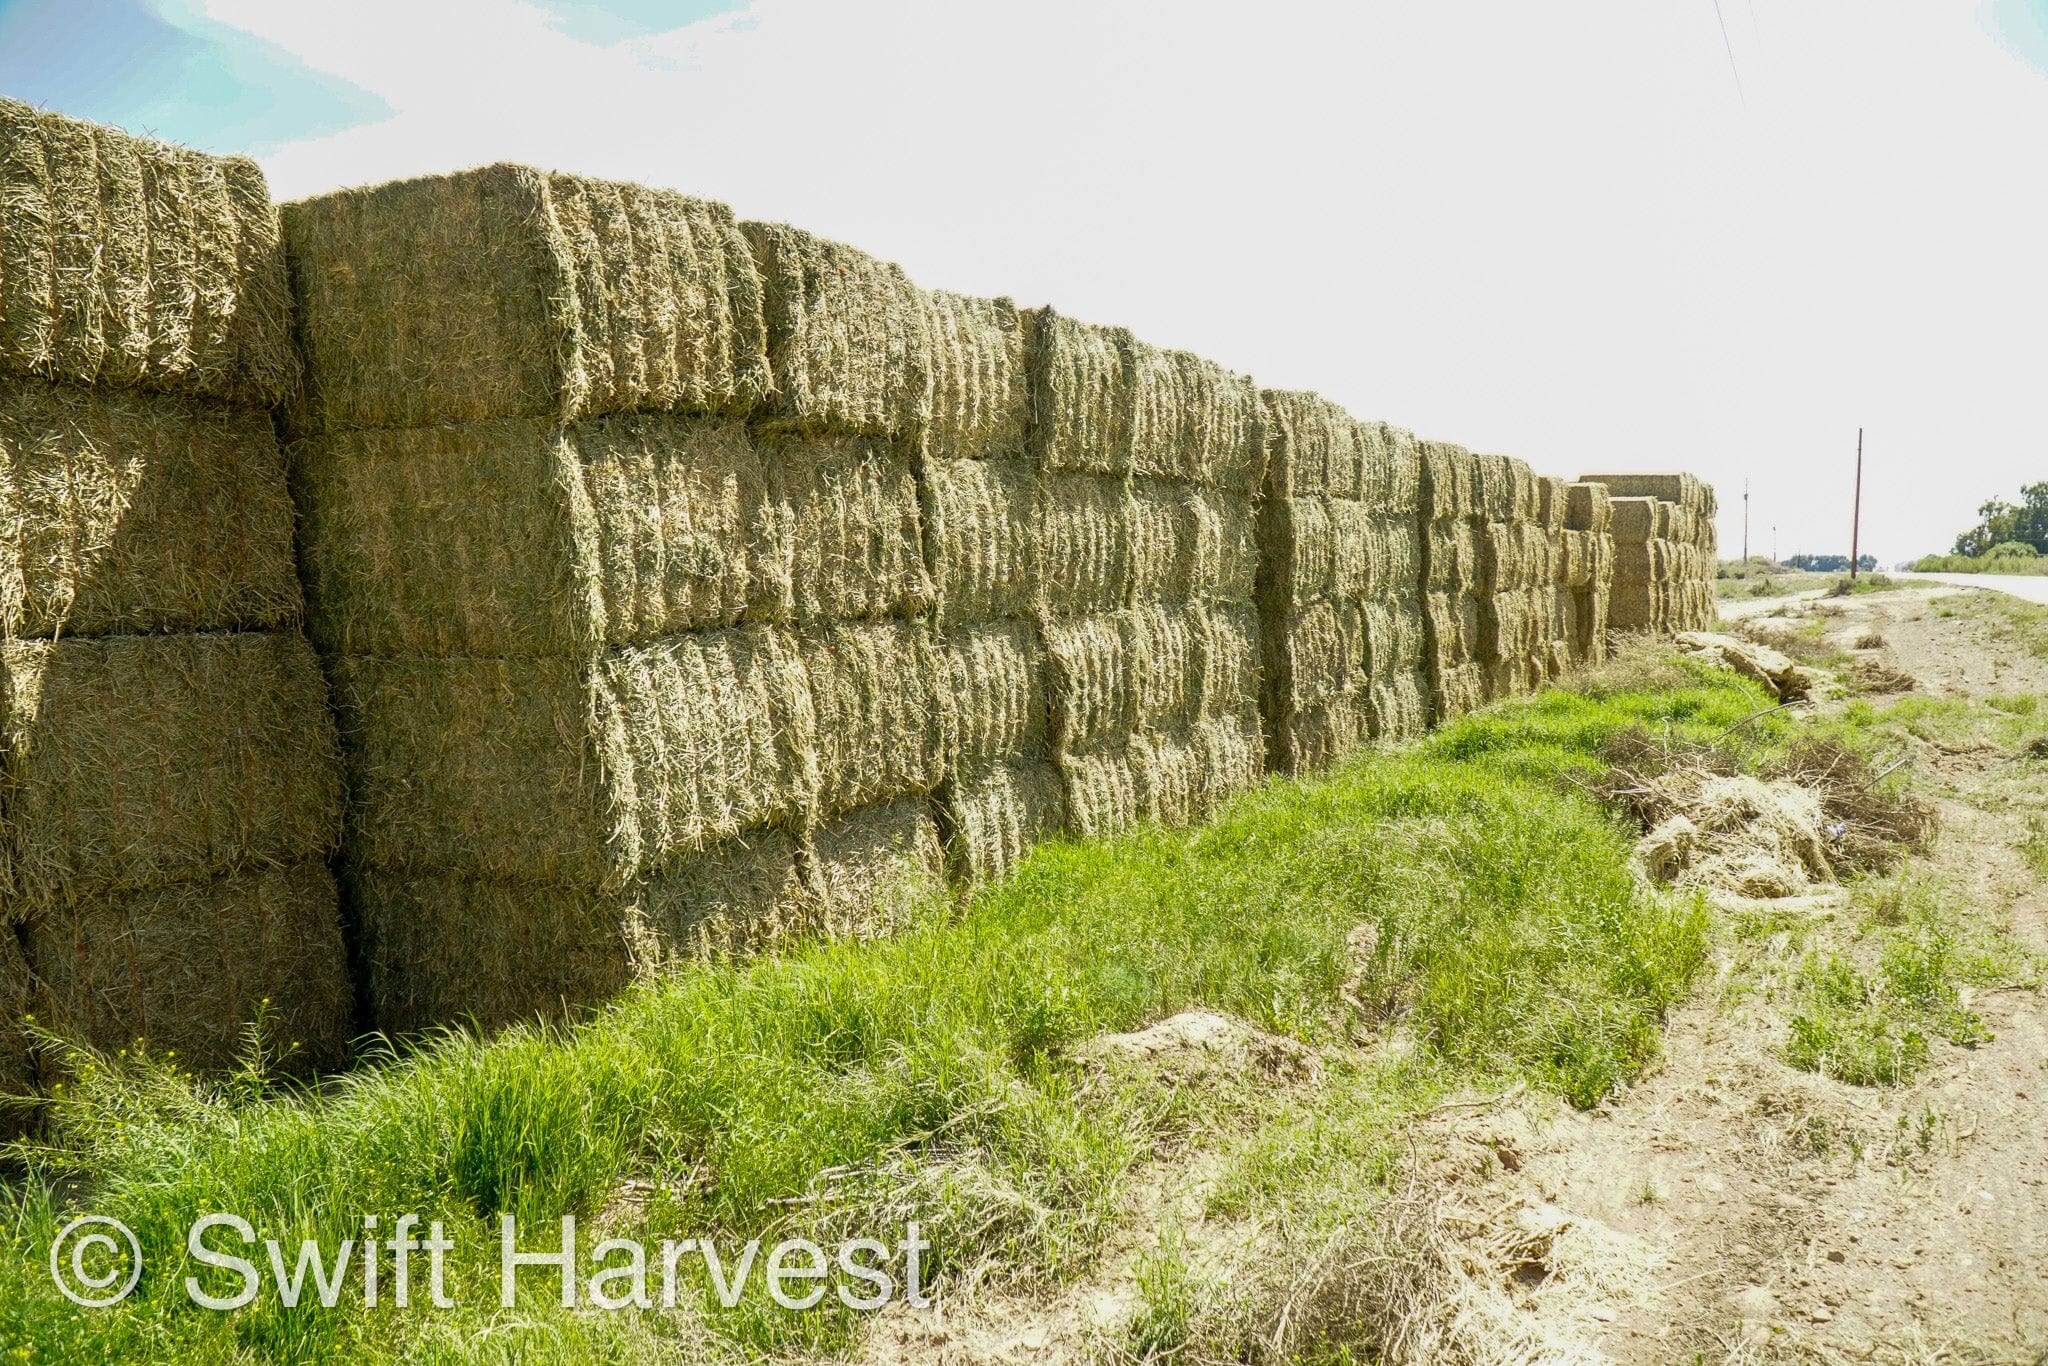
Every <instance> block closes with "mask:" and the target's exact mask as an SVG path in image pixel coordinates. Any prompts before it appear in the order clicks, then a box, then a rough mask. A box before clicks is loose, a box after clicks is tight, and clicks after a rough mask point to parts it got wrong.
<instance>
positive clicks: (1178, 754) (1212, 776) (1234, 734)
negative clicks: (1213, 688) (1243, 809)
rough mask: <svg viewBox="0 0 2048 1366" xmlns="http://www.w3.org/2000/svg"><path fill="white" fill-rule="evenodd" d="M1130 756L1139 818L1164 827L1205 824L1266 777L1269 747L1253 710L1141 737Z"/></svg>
mask: <svg viewBox="0 0 2048 1366" xmlns="http://www.w3.org/2000/svg"><path fill="white" fill-rule="evenodd" d="M1130 752H1131V755H1132V756H1133V760H1134V768H1135V772H1136V775H1137V782H1138V804H1139V814H1140V816H1141V818H1142V819H1145V820H1150V821H1156V822H1158V823H1159V824H1161V825H1190V824H1193V823H1194V822H1197V821H1204V820H1207V819H1208V818H1209V817H1210V816H1212V815H1214V814H1215V813H1216V811H1217V809H1218V808H1219V807H1221V806H1222V805H1223V803H1224V802H1226V801H1228V800H1230V798H1232V797H1234V796H1236V795H1237V794H1238V793H1240V792H1248V791H1250V790H1251V789H1252V788H1253V787H1256V786H1257V785H1258V784H1259V782H1260V781H1261V780H1262V779H1263V778H1264V776H1265V758H1266V751H1265V742H1264V740H1263V738H1262V737H1261V735H1260V732H1259V723H1258V717H1257V714H1256V713H1255V712H1253V711H1251V710H1249V709H1247V710H1244V711H1240V712H1238V713H1236V714H1231V715H1222V716H1210V717H1205V718H1203V719H1202V720H1199V721H1192V722H1189V723H1187V724H1185V725H1182V726H1175V727H1170V728H1167V729H1164V730H1149V731H1141V732H1139V734H1138V735H1136V736H1134V737H1133V738H1132V740H1131V746H1130Z"/></svg>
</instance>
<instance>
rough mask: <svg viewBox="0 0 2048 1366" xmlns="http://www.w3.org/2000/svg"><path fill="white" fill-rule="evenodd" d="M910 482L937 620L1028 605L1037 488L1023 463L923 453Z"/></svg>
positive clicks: (1014, 613)
mask: <svg viewBox="0 0 2048 1366" xmlns="http://www.w3.org/2000/svg"><path fill="white" fill-rule="evenodd" d="M918 485H919V491H920V492H921V493H922V495H923V498H924V505H923V518H924V531H925V545H926V547H927V554H928V557H929V560H930V567H931V575H932V586H933V589H934V591H935V593H936V594H937V597H938V620H939V622H940V623H941V624H942V625H947V626H952V625H959V624H962V623H966V622H976V621H989V620H995V619H1000V618H1004V617H1021V616H1023V615H1025V614H1026V613H1027V612H1029V611H1030V610H1031V608H1032V605H1033V603H1034V602H1035V601H1036V595H1037V592H1038V582H1039V575H1040V570H1039V556H1040V553H1041V548H1040V545H1039V538H1038V536H1037V535H1036V534H1035V532H1034V529H1033V526H1032V512H1033V508H1034V506H1035V505H1036V501H1037V496H1038V495H1037V476H1036V475H1035V474H1034V473H1033V472H1032V470H1031V467H1030V465H1029V464H1027V463H1026V462H1024V461H1022V460H1007V459H990V460H927V461H926V462H925V464H924V468H923V474H922V477H921V478H920V479H919V480H918ZM1084 543H1085V542H1084ZM1062 567H1063V568H1064V566H1062ZM1119 591H1120V586H1119Z"/></svg>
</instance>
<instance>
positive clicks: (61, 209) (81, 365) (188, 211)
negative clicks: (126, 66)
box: [0, 99, 298, 408]
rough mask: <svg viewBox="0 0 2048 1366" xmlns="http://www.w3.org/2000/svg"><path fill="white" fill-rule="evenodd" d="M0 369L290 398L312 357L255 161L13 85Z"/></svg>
mask: <svg viewBox="0 0 2048 1366" xmlns="http://www.w3.org/2000/svg"><path fill="white" fill-rule="evenodd" d="M0 372H8V373H12V374H17V375H36V376H40V377H41V378H44V379H51V380H61V381H65V382H68V383H76V384H95V383H97V384H105V385H109V386H118V387H126V388H138V389H150V390H156V391H159V392H167V393H177V394H185V395H189V396H193V397H201V398H212V399H221V400H226V401H228V402H232V403H235V404H239V405H242V406H246V407H259V408H261V407H269V406H271V405H273V404H275V403H277V402H278V401H279V400H280V399H281V398H283V397H284V395H285V394H286V392H287V391H288V390H290V388H291V387H292V385H293V382H294V379H295V377H296V376H297V374H298V361H297V357H296V356H295V354H294V352H293V348H292V341H291V324H290V312H289V306H288V295H287V291H286V288H285V284H284V262H283V257H282V254H281V252H280V250H279V245H278V221H277V212H276V210H275V209H274V208H273V207H272V206H271V204H270V197H269V193H268V191H267V189H266V188H265V186H264V183H263V174H262V172H261V171H260V170H258V169H257V167H256V165H255V163H254V162H251V161H248V160H246V159H244V158H239V157H235V158H227V159H222V158H217V157H210V156H206V155H204V154H203V153H199V152H194V151H189V150H186V149H184V148H179V147H172V146H170V145H168V144H166V143H161V142H156V141H153V140H150V139H146V138H136V137H130V136H129V135H128V134H126V133H122V132H120V131H118V130H116V129H112V128H104V127H100V126H97V125H94V124H90V123H84V122H81V121H79V120H77V119H69V118H65V117H64V116H62V115H60V114H46V113H38V112H37V111H35V110H33V109H31V108H29V107H28V106H27V105H24V104H20V103H17V102H16V101H13V100H6V99H0Z"/></svg>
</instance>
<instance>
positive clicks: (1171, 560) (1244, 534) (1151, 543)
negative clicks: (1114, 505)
mask: <svg viewBox="0 0 2048 1366" xmlns="http://www.w3.org/2000/svg"><path fill="white" fill-rule="evenodd" d="M1130 515H1131V540H1132V563H1131V585H1130V594H1131V597H1132V599H1133V600H1136V601H1167V602H1174V601H1180V600H1183V599H1193V598H1202V599H1207V600H1211V601H1223V602H1230V601H1237V602H1242V601H1248V600H1249V599H1250V598H1251V596H1252V592H1253V589H1254V585H1255V582H1256V580H1257V577H1258V541H1257V536H1256V533H1255V530H1254V519H1255V516H1256V513H1255V510H1254V507H1253V504H1252V500H1251V499H1250V498H1247V497H1245V496H1243V495H1241V494H1238V493H1235V492H1233V491H1231V490H1229V489H1220V488H1208V487H1204V486H1202V485H1198V484H1189V483H1184V482H1182V481H1180V480H1177V479H1152V478H1134V479H1132V480H1131V481H1130Z"/></svg>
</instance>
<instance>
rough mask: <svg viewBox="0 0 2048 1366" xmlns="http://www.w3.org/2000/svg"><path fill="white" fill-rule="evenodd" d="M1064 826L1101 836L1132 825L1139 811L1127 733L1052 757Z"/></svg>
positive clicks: (1134, 765)
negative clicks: (1060, 789)
mask: <svg viewBox="0 0 2048 1366" xmlns="http://www.w3.org/2000/svg"><path fill="white" fill-rule="evenodd" d="M1055 762H1056V763H1057V765H1058V768H1059V774H1060V786H1061V788H1062V796H1063V799H1064V802H1063V804H1064V806H1065V807H1066V812H1067V822H1068V828H1069V829H1070V830H1072V831H1073V833H1074V834H1076V835H1078V836H1080V837H1081V838H1083V839H1103V838H1107V837H1109V836H1111V835H1118V834H1122V833H1123V832H1124V831H1126V830H1129V829H1130V828H1131V827H1133V826H1135V825H1136V824H1137V823H1138V821H1139V819H1140V818H1141V816H1142V813H1143V807H1142V804H1141V801H1140V787H1139V781H1138V772H1137V760H1136V758H1135V756H1134V755H1133V754H1132V752H1131V746H1130V743H1129V740H1128V737H1118V738H1116V739H1113V740H1109V741H1105V742H1101V743H1097V744H1092V745H1088V746H1086V747H1083V748H1078V749H1071V750H1070V749H1062V750H1061V751H1060V753H1059V757H1058V758H1057V760H1056V761H1055Z"/></svg>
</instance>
